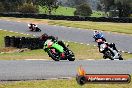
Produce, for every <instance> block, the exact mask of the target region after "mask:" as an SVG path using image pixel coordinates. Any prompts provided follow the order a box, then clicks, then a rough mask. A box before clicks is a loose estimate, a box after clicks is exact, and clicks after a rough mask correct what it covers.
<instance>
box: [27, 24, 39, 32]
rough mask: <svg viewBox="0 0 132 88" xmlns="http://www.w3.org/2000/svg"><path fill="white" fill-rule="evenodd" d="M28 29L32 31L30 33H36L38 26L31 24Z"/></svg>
mask: <svg viewBox="0 0 132 88" xmlns="http://www.w3.org/2000/svg"><path fill="white" fill-rule="evenodd" d="M28 27H29V29H31V30H30V31H35V30H36V28H37V27H38V26H37V25H36V24H33V23H30V24H28Z"/></svg>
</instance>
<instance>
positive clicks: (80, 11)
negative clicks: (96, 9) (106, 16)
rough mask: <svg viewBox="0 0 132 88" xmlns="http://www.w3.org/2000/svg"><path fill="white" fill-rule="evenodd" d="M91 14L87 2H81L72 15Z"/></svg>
mask: <svg viewBox="0 0 132 88" xmlns="http://www.w3.org/2000/svg"><path fill="white" fill-rule="evenodd" d="M91 14H92V9H91V8H90V6H89V4H81V5H79V6H77V7H76V11H75V12H74V15H75V16H76V15H79V16H90V15H91Z"/></svg>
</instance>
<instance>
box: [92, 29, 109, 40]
mask: <svg viewBox="0 0 132 88" xmlns="http://www.w3.org/2000/svg"><path fill="white" fill-rule="evenodd" d="M94 38H95V41H96V40H97V39H103V41H106V39H105V38H104V35H103V33H102V32H99V31H97V30H95V31H94Z"/></svg>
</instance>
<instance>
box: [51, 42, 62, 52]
mask: <svg viewBox="0 0 132 88" xmlns="http://www.w3.org/2000/svg"><path fill="white" fill-rule="evenodd" d="M52 47H53V48H55V49H57V50H58V51H59V52H61V53H62V52H64V50H63V47H62V46H60V45H59V44H57V43H54V44H53V45H52Z"/></svg>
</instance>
